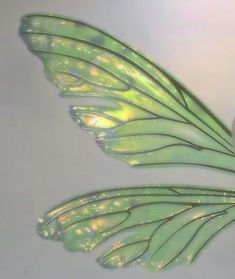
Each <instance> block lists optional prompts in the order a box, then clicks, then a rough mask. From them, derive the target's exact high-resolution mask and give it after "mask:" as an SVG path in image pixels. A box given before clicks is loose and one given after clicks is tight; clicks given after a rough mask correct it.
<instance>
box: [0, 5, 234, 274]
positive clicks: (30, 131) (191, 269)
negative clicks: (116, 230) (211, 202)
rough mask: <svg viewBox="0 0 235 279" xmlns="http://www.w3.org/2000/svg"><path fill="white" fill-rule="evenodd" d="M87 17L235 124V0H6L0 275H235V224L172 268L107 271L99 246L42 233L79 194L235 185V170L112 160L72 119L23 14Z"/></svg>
mask: <svg viewBox="0 0 235 279" xmlns="http://www.w3.org/2000/svg"><path fill="white" fill-rule="evenodd" d="M30 12H54V13H58V14H62V15H63V14H64V15H67V16H71V17H74V18H79V19H82V20H84V21H87V22H89V23H92V24H94V25H97V26H99V27H101V28H103V29H105V30H106V31H109V32H110V33H112V34H113V35H115V36H117V37H118V38H120V39H122V40H124V41H126V42H128V43H129V44H131V45H133V46H135V47H137V48H138V49H141V50H142V51H143V52H145V53H146V54H147V55H148V56H150V57H153V59H154V60H155V61H158V63H159V64H160V65H162V66H164V67H165V68H167V69H168V70H169V71H170V72H171V73H173V74H175V75H176V76H177V77H178V78H179V79H180V80H181V81H182V82H184V84H186V85H187V86H188V87H189V88H191V89H192V90H193V91H194V92H196V94H197V96H199V97H200V98H201V99H202V100H203V101H204V102H205V103H206V104H208V106H209V107H210V108H211V109H212V110H213V111H214V112H216V114H217V115H219V116H220V117H221V119H223V120H224V122H225V123H226V124H227V125H228V126H229V127H231V123H232V119H233V117H234V116H235V111H234V103H235V94H234V92H235V83H234V73H235V63H234V61H235V2H234V1H233V0H231V1H223V0H221V1H218V0H210V1H209V0H193V1H190V0H177V1H170V0H155V1H154V0H148V1H144V0H142V1H140V0H139V1H137V0H135V1H134V0H119V1H109V0H100V1H95V0H93V1H92V0H83V1H82V0H66V1H52V0H47V1H33V0H28V1H26V0H21V1H19V0H15V1H13V0H1V1H0V61H1V62H0V131H1V145H0V156H1V163H0V164H1V166H0V177H1V188H0V217H1V218H0V228H1V230H0V247H1V248H0V277H1V278H7V279H11V278H17V279H18V278H35V279H36V278H57V279H60V278H97V279H98V278H110V277H111V276H112V278H113V279H115V278H120V276H121V277H122V278H132V277H133V278H143V277H146V278H156V277H157V278H160V279H163V278H172V277H174V278H182V279H183V278H187V279H189V278H207V277H208V278H224V277H225V276H226V277H228V278H233V277H234V276H235V265H234V260H235V256H234V255H235V253H234V252H235V227H234V226H231V227H230V228H229V229H227V230H226V231H225V232H223V233H222V234H220V235H219V236H218V237H217V238H216V239H214V240H213V241H212V242H211V243H210V245H209V246H208V248H207V249H206V250H205V251H204V252H203V254H202V255H201V257H200V258H199V259H198V261H197V263H196V264H195V265H193V266H180V267H177V268H175V269H172V270H170V271H167V272H163V273H158V274H155V273H149V272H148V271H146V270H144V269H143V268H129V269H120V270H115V271H110V270H105V269H102V268H101V267H100V266H99V265H98V264H97V263H96V262H95V258H96V256H97V255H98V254H99V252H100V251H101V250H102V249H101V250H100V249H98V250H97V251H95V252H93V253H90V254H80V253H68V252H67V251H65V250H64V249H63V248H62V245H61V244H60V243H55V242H52V241H45V240H42V239H40V238H39V237H38V236H37V234H36V227H35V224H36V220H37V219H38V217H39V216H40V215H41V213H42V212H43V211H44V210H46V209H48V208H50V207H51V206H53V205H55V204H57V203H58V202H61V201H63V200H64V199H67V198H69V197H72V196H73V195H77V194H83V193H86V192H89V191H93V190H101V189H105V188H114V187H117V186H121V187H123V186H130V185H141V184H147V183H171V182H172V183H179V184H180V183H183V184H185V183H191V184H195V185H210V184H211V185H215V186H226V187H228V188H235V180H234V176H232V175H230V174H227V173H224V172H220V171H218V172H216V171H214V170H210V169H201V168H190V167H188V168H182V167H181V168H175V167H174V168H173V167H165V168H150V169H146V168H145V169H134V168H131V167H129V166H128V165H127V164H125V163H123V162H120V161H118V160H115V159H112V158H110V157H108V156H107V155H105V154H104V153H102V151H101V150H100V149H99V148H98V147H97V146H96V144H95V142H94V138H93V137H92V136H91V135H88V134H87V133H86V132H84V131H81V130H80V129H79V128H77V127H76V126H75V124H74V123H73V122H72V121H71V119H70V116H69V113H68V104H77V102H79V100H75V99H62V98H59V97H58V92H59V91H58V89H57V88H56V87H55V86H53V85H52V84H50V83H49V82H48V81H47V80H46V78H45V76H44V73H43V71H42V65H41V62H40V61H39V59H37V58H36V57H34V56H32V55H31V54H30V53H29V52H28V51H27V49H26V47H25V45H24V44H23V42H22V41H21V39H20V38H19V37H18V34H17V29H18V25H19V20H20V16H21V15H23V14H25V13H30Z"/></svg>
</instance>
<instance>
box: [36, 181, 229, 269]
mask: <svg viewBox="0 0 235 279" xmlns="http://www.w3.org/2000/svg"><path fill="white" fill-rule="evenodd" d="M234 220H235V191H226V190H219V189H210V188H198V187H192V186H187V187H179V186H155V187H153V186H146V187H139V188H135V187H134V188H122V189H115V190H108V191H103V192H96V193H91V194H89V195H85V196H80V197H76V198H74V199H72V200H70V201H67V202H65V203H63V204H61V205H59V206H57V207H55V208H54V209H52V210H50V211H49V212H47V213H46V214H45V215H44V216H43V217H42V218H41V219H39V222H38V233H39V234H40V236H42V237H43V238H47V239H54V240H58V241H62V242H63V244H64V246H65V248H66V249H68V250H69V251H87V252H88V251H91V250H93V249H94V248H95V247H96V246H97V245H99V244H101V243H102V242H104V241H105V240H107V239H109V238H111V237H113V236H115V240H114V245H113V246H112V248H111V249H110V250H109V251H108V252H106V253H105V254H104V255H102V256H101V257H100V258H99V259H98V262H99V263H100V264H101V265H102V266H103V267H105V268H117V267H122V266H129V265H142V266H145V267H146V268H147V269H150V270H152V271H158V270H163V269H167V268H169V267H172V266H175V265H178V264H182V263H191V262H193V261H194V259H195V258H196V257H197V256H198V254H199V253H200V252H201V250H202V249H203V248H204V246H205V245H206V244H207V243H208V242H209V240H211V238H213V236H215V235H216V234H217V233H218V232H219V231H221V230H222V229H223V228H225V227H226V226H227V225H229V224H231V223H232V222H234ZM117 236H119V240H117Z"/></svg>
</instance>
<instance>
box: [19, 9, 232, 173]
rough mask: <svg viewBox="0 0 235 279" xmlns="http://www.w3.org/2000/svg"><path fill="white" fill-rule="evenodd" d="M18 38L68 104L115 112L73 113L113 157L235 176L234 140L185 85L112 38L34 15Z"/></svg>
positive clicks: (85, 27)
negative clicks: (83, 102)
mask: <svg viewBox="0 0 235 279" xmlns="http://www.w3.org/2000/svg"><path fill="white" fill-rule="evenodd" d="M20 34H21V36H22V37H23V39H24V41H25V42H26V44H27V46H28V48H29V50H30V51H32V52H33V53H34V54H36V55H37V56H38V57H40V58H41V60H42V61H43V64H44V66H45V72H46V75H47V76H48V78H49V79H50V80H51V81H52V82H54V83H55V84H56V85H57V86H58V87H59V88H60V90H61V94H62V95H63V96H78V97H80V96H86V97H96V98H104V99H105V100H106V101H109V102H110V105H106V106H100V105H91V106H79V105H74V106H72V107H71V115H72V118H73V119H74V121H75V122H76V123H77V124H78V125H79V126H80V127H82V128H84V129H87V130H88V131H89V132H91V133H94V135H95V137H96V141H97V143H98V144H99V146H100V147H101V148H102V149H103V150H104V151H105V152H106V153H108V154H109V155H111V156H114V157H116V158H119V159H121V160H124V161H127V162H128V163H129V164H131V165H133V166H137V165H161V164H162V165H164V164H191V165H203V166H209V167H215V168H220V169H225V170H229V171H232V172H235V160H234V150H233V147H232V138H231V132H230V131H229V130H228V129H227V128H226V127H225V126H224V125H223V124H222V123H221V122H220V121H219V120H218V119H217V118H216V116H215V115H213V114H212V113H211V112H210V111H209V110H208V109H207V108H206V107H205V106H204V105H203V104H202V103H201V102H200V101H199V100H198V99H197V98H196V97H194V96H193V95H192V94H191V93H190V92H189V91H188V90H187V89H186V88H185V87H184V86H183V85H182V84H180V83H179V82H178V81H177V80H175V79H174V78H173V77H172V76H171V75H170V74H168V73H167V72H166V71H164V70H163V69H162V68H161V67H159V66H158V65H156V64H154V63H153V62H152V61H150V60H149V59H147V58H146V57H145V56H144V55H142V54H141V53H139V52H137V51H136V50H134V49H132V48H131V47H129V46H127V45H126V44H124V43H122V42H120V41H119V40H117V39H115V38H114V37H112V36H111V35H109V34H107V33H105V32H104V31H101V30H99V29H97V28H96V27H93V26H90V25H88V24H86V23H83V22H80V21H75V20H72V19H69V18H64V17H59V16H53V15H45V14H33V15H28V16H25V17H23V18H22V22H21V27H20Z"/></svg>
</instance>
